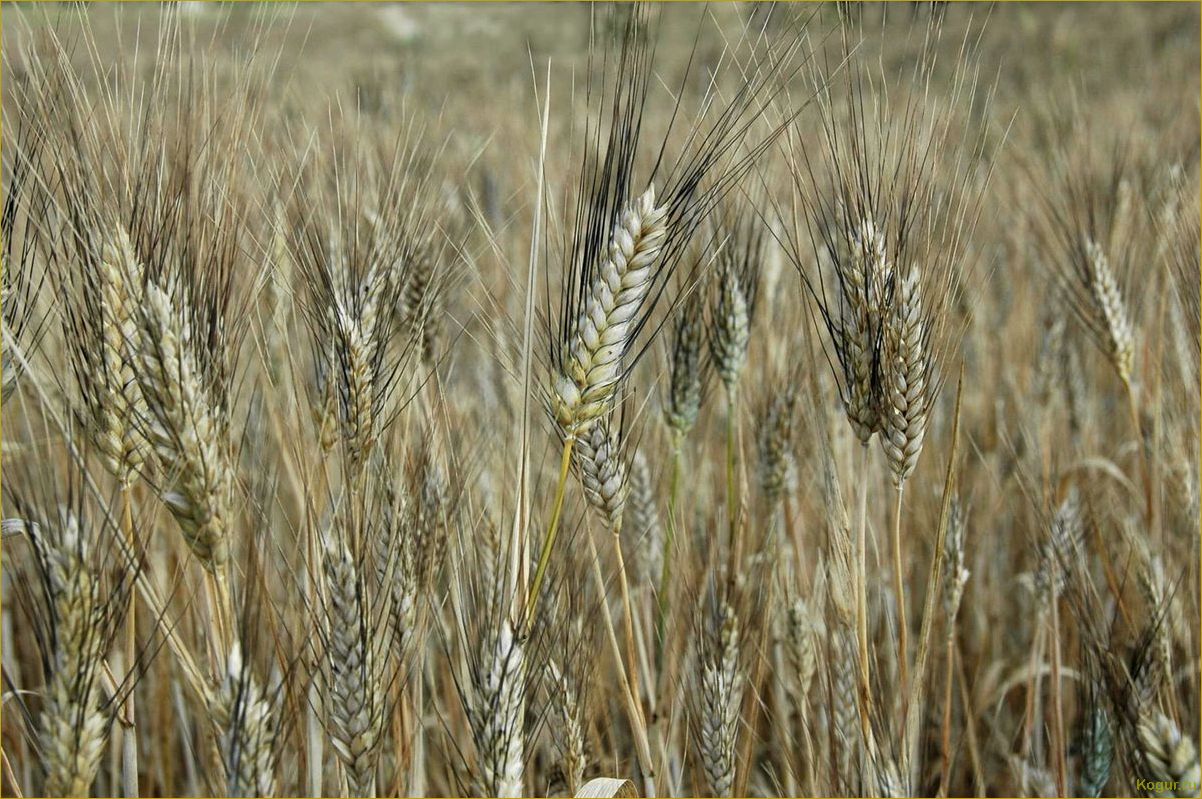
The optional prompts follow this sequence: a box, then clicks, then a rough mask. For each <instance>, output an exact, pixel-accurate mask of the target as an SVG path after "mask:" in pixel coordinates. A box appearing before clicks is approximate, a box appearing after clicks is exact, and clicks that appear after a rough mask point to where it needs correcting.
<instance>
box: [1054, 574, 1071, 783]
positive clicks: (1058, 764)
mask: <svg viewBox="0 0 1202 799" xmlns="http://www.w3.org/2000/svg"><path fill="white" fill-rule="evenodd" d="M1051 601H1052V613H1051V617H1052V734H1053V736H1054V737H1055V743H1054V746H1053V757H1054V758H1055V773H1056V791H1057V795H1058V796H1068V787H1067V786H1068V776H1067V773H1068V766H1067V764H1066V761H1065V743H1064V705H1063V702H1062V700H1061V694H1062V691H1061V685H1060V609H1059V607H1058V605H1059V604H1060V602H1059V599H1058V597H1057V595H1056V592H1055V591H1053V592H1052V594H1051Z"/></svg>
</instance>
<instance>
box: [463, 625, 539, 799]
mask: <svg viewBox="0 0 1202 799" xmlns="http://www.w3.org/2000/svg"><path fill="white" fill-rule="evenodd" d="M490 637H491V638H492V640H491V641H487V640H486V642H485V647H486V651H485V652H484V653H483V654H484V657H485V667H484V671H483V673H482V674H480V675H479V676H478V678H477V685H476V690H475V697H474V701H473V703H472V707H471V708H470V720H471V723H472V728H473V730H474V732H475V734H476V746H477V753H478V756H479V770H480V773H479V780H480V783H481V785H480V789H481V793H482V795H484V796H501V797H512V796H523V795H524V793H523V788H522V782H523V776H524V763H523V760H524V758H525V738H524V730H523V729H522V717H523V714H524V712H525V706H526V690H525V679H526V665H525V656H524V653H523V648H522V642H521V641H520V640H519V639H518V637H517V635H516V634H515V632H514V629H513V626H512V625H511V624H510V623H509V621H508V620H507V619H502V620H501V626H500V629H499V631H498V632H497V633H496V634H494V635H493V636H490Z"/></svg>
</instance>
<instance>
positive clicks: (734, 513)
mask: <svg viewBox="0 0 1202 799" xmlns="http://www.w3.org/2000/svg"><path fill="white" fill-rule="evenodd" d="M726 399H727V407H728V413H727V416H726V512H727V515H728V516H729V517H730V540H729V546H730V573H729V574H728V575H727V579H728V580H729V581H731V584H732V585H733V583H734V581H735V580H736V579H737V578H738V574H739V565H740V564H739V561H740V560H741V559H742V554H743V553H742V551H741V550H742V543H743V542H742V540H741V536H740V528H741V526H740V524H739V509H740V504H739V503H740V499H739V487H738V478H737V476H736V474H735V473H736V470H737V468H738V454H737V451H736V450H737V448H738V442H737V440H736V439H737V436H738V418H737V415H738V406H739V389H738V386H737V384H732V385H731V386H730V388H729V389H728V391H727V394H726Z"/></svg>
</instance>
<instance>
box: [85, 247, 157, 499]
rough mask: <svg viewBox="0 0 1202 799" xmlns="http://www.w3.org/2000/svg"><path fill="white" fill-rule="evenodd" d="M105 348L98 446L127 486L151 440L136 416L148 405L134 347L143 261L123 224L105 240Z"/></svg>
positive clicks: (98, 403) (98, 405)
mask: <svg viewBox="0 0 1202 799" xmlns="http://www.w3.org/2000/svg"><path fill="white" fill-rule="evenodd" d="M100 277H101V281H102V287H101V291H100V294H101V297H100V321H101V325H102V330H101V348H102V351H103V354H102V357H103V359H104V366H103V368H102V369H101V370H100V374H99V375H97V376H96V389H97V394H98V396H97V397H96V401H95V406H96V416H97V419H96V420H95V421H96V425H97V431H96V435H95V436H94V438H95V440H96V445H97V449H98V450H99V451H100V453H101V456H102V457H103V459H104V461H105V465H106V466H107V467H108V469H109V471H110V472H112V473H113V474H114V475H115V476H116V477H117V480H118V482H119V483H120V484H121V486H122V487H127V486H129V485H130V483H131V482H132V481H133V476H134V474H135V473H136V472H137V470H138V467H140V466H141V465H142V462H143V460H145V457H146V443H145V441H144V440H143V439H142V437H141V436H140V435H138V433H137V429H136V427H135V421H136V420H137V419H139V418H142V417H144V416H145V413H146V405H145V402H144V401H143V399H142V392H141V391H140V390H139V389H138V383H137V378H136V375H135V372H134V364H133V361H132V358H131V354H130V348H131V347H133V346H135V345H136V342H137V335H138V323H137V312H138V303H137V301H136V300H135V298H134V295H133V292H134V289H135V287H136V286H138V285H139V283H140V281H141V277H142V266H141V263H140V262H139V261H138V258H137V256H136V255H135V254H134V250H133V245H132V244H131V243H130V240H129V235H128V234H127V233H126V232H125V229H124V228H121V227H118V228H117V229H116V233H115V234H114V235H113V236H112V237H111V238H110V239H109V240H108V241H106V242H105V245H104V250H103V254H102V256H101V259H100Z"/></svg>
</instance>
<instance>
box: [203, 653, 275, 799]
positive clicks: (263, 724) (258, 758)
mask: <svg viewBox="0 0 1202 799" xmlns="http://www.w3.org/2000/svg"><path fill="white" fill-rule="evenodd" d="M209 705H210V712H211V713H212V717H213V720H214V722H215V723H216V724H217V729H218V730H219V732H220V737H221V754H222V759H223V763H224V765H225V789H226V790H225V795H226V796H231V797H233V796H272V795H274V794H275V712H274V709H273V707H272V705H271V702H270V701H269V699H268V697H267V693H266V692H265V691H264V690H263V688H262V687H261V686H260V685H259V684H258V682H256V680H255V678H254V676H253V675H252V674H251V673H250V670H249V666H248V665H246V664H245V663H244V662H243V659H242V650H241V647H240V646H239V645H238V644H237V643H235V644H234V645H233V646H232V647H231V648H230V654H229V657H228V658H227V668H226V673H225V680H224V682H223V683H222V684H221V686H220V688H219V689H218V690H216V691H214V692H213V693H212V695H211V696H210V697H209Z"/></svg>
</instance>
